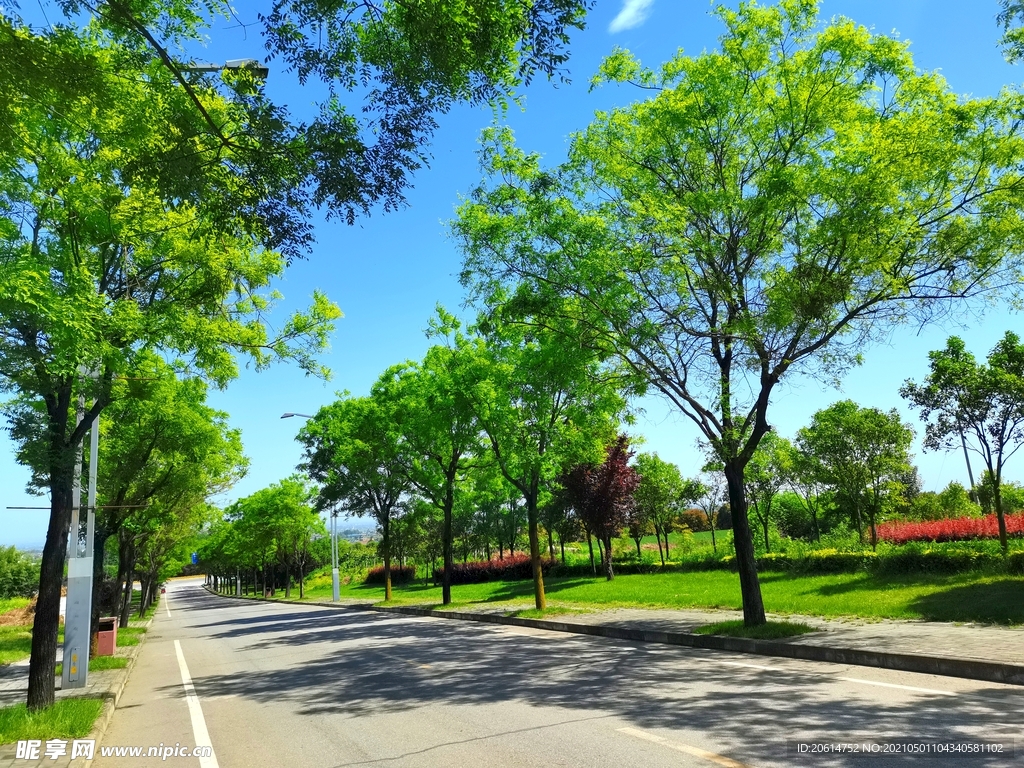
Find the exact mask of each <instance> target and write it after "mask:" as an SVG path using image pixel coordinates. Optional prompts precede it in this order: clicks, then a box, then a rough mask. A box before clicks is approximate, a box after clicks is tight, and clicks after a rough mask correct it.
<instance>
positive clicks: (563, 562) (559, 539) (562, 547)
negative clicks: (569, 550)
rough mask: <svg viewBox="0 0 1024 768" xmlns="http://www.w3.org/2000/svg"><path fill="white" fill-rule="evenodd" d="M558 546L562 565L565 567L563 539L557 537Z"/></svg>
mask: <svg viewBox="0 0 1024 768" xmlns="http://www.w3.org/2000/svg"><path fill="white" fill-rule="evenodd" d="M558 546H559V547H561V549H562V565H565V539H563V538H562V537H561V536H559V537H558Z"/></svg>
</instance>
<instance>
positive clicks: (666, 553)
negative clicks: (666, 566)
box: [663, 525, 672, 560]
mask: <svg viewBox="0 0 1024 768" xmlns="http://www.w3.org/2000/svg"><path fill="white" fill-rule="evenodd" d="M669 530H670V527H669V526H667V525H666V526H665V529H664V531H663V533H664V534H665V559H666V560H671V559H672V553H671V551H669V548H668V533H669Z"/></svg>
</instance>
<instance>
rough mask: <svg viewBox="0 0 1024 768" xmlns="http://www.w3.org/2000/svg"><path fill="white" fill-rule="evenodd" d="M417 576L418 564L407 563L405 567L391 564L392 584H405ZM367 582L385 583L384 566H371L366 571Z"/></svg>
mask: <svg viewBox="0 0 1024 768" xmlns="http://www.w3.org/2000/svg"><path fill="white" fill-rule="evenodd" d="M415 578H416V566H415V565H407V566H405V567H399V566H397V565H392V566H391V583H392V584H405V583H408V582H410V581H412V580H413V579H415ZM364 583H365V584H383V583H384V566H383V565H378V566H377V567H376V568H371V569H370V570H368V571H367V572H366V580H365V581H364Z"/></svg>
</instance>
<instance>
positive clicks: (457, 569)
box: [434, 554, 555, 584]
mask: <svg viewBox="0 0 1024 768" xmlns="http://www.w3.org/2000/svg"><path fill="white" fill-rule="evenodd" d="M554 562H555V561H554V560H541V561H540V566H541V571H542V572H543V573H547V572H548V569H549V568H550V567H551V566H552V565H553V564H554ZM443 578H444V568H438V569H436V570H435V571H434V580H435V581H438V582H440V581H441V580H442V579H443ZM532 578H533V568H532V567H531V566H530V556H529V555H527V554H515V555H510V556H508V557H506V558H505V559H504V560H493V559H492V560H474V561H471V562H468V563H452V584H479V583H481V582H484V581H500V580H508V581H512V580H515V579H532Z"/></svg>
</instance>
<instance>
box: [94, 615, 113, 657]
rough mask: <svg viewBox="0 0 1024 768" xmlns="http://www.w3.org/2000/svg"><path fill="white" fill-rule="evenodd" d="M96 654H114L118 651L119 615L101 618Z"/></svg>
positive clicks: (97, 634)
mask: <svg viewBox="0 0 1024 768" xmlns="http://www.w3.org/2000/svg"><path fill="white" fill-rule="evenodd" d="M96 637H97V642H96V646H97V648H96V655H97V656H113V655H114V654H115V653H116V652H117V617H116V616H106V617H104V618H101V619H100V631H99V632H97V633H96Z"/></svg>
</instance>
